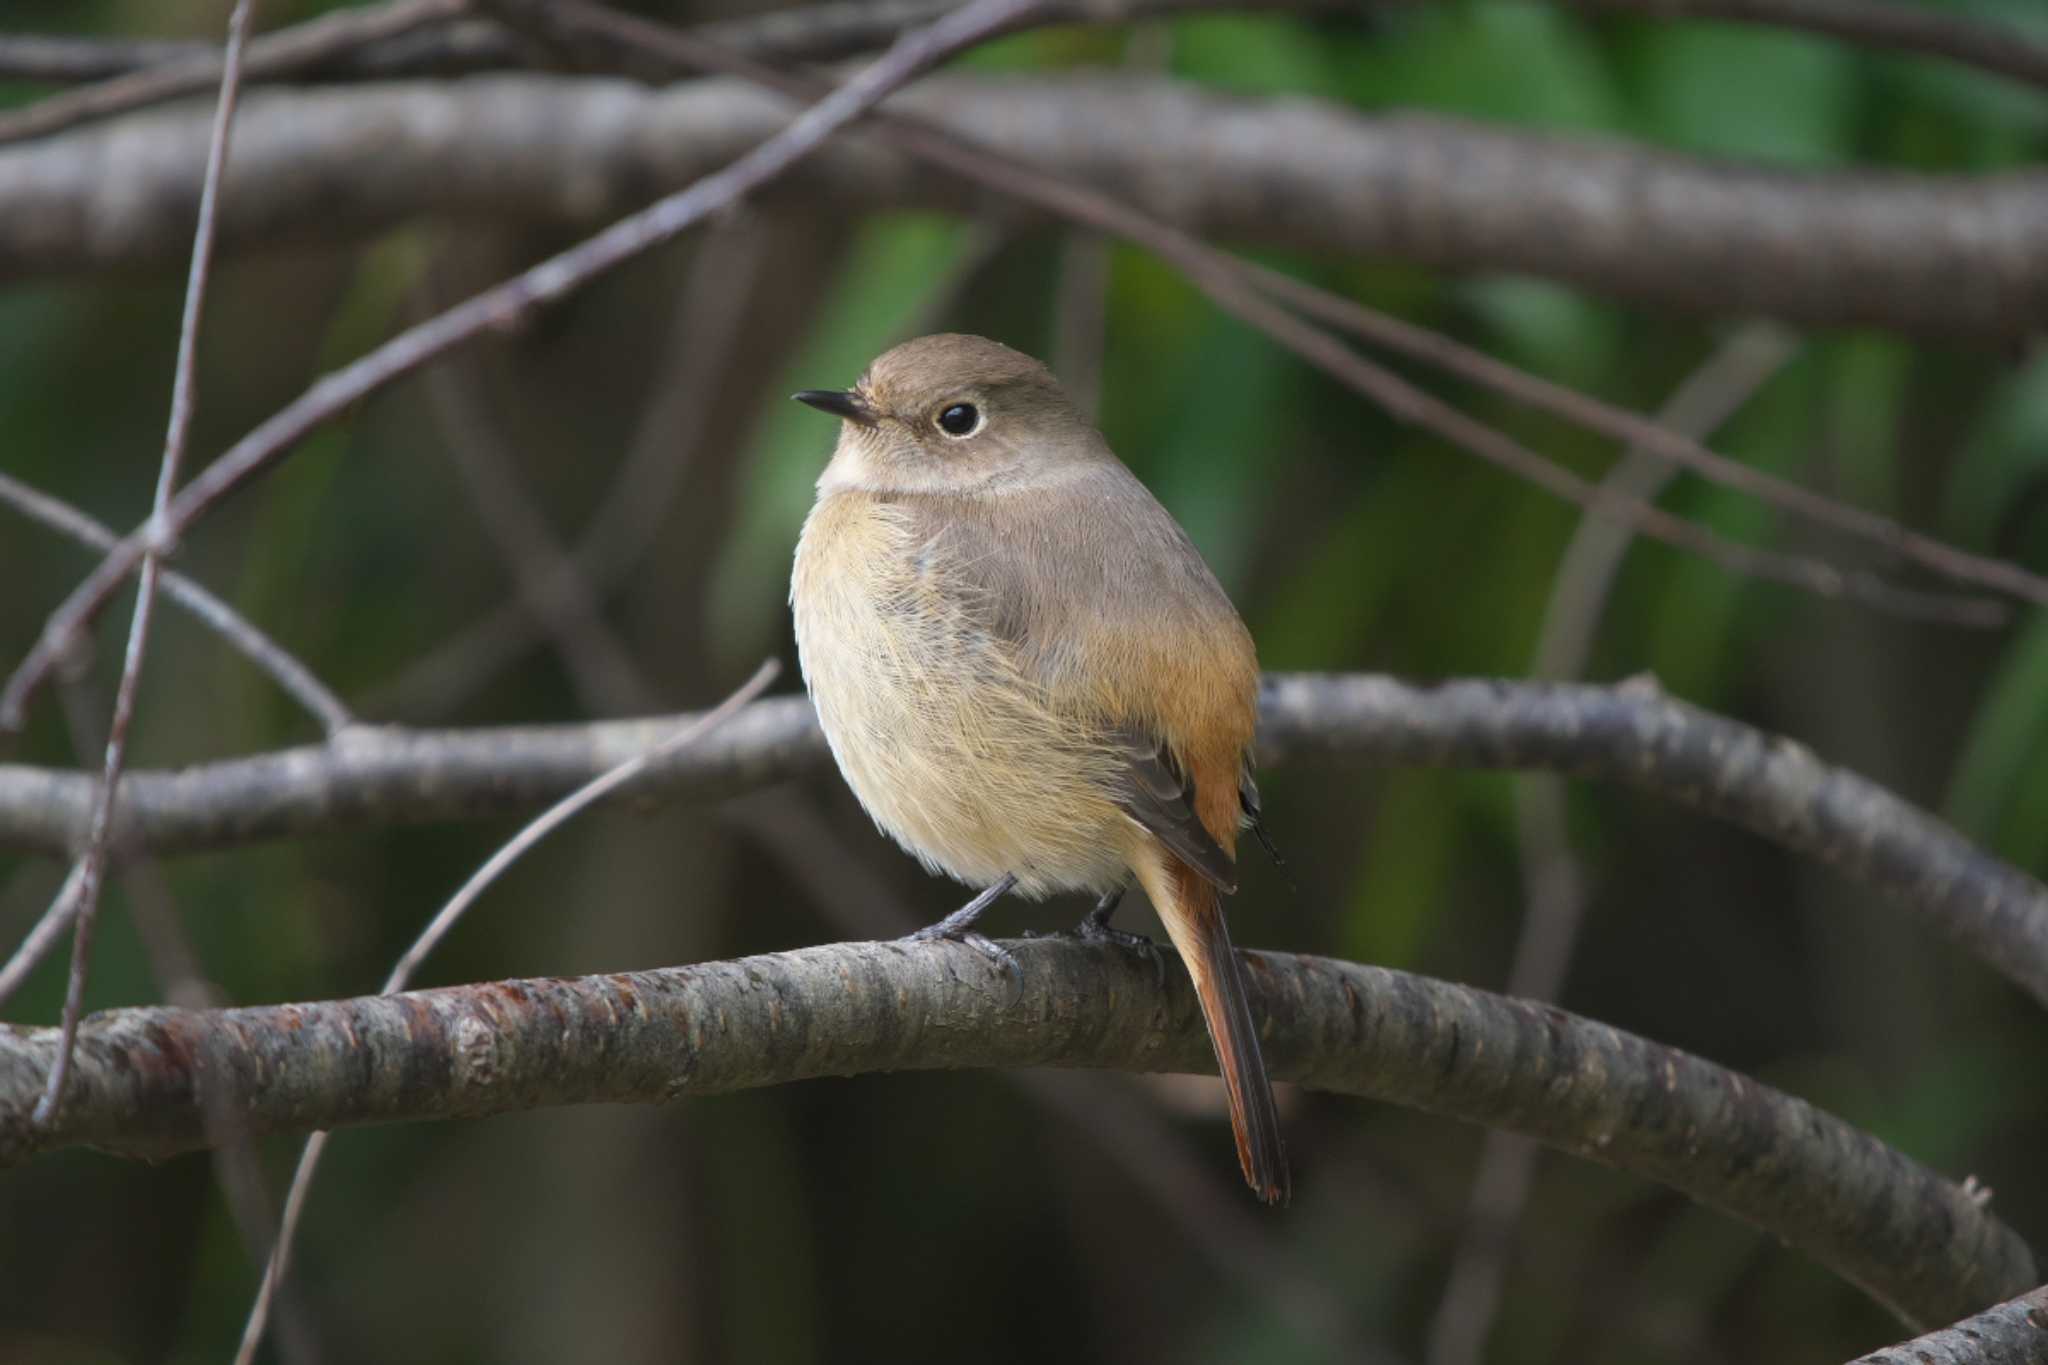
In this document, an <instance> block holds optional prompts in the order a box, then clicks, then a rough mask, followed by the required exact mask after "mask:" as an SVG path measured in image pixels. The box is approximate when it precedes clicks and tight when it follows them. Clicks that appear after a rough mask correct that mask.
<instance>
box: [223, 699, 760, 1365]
mask: <svg viewBox="0 0 2048 1365" xmlns="http://www.w3.org/2000/svg"><path fill="white" fill-rule="evenodd" d="M780 671H781V665H779V664H778V663H776V661H775V660H773V659H770V660H768V661H767V662H766V663H764V664H762V665H761V666H760V667H759V668H757V669H755V670H754V675H753V676H752V677H751V678H748V679H747V681H746V682H744V683H742V684H740V686H739V688H738V689H737V690H736V691H734V692H733V693H732V695H731V696H729V697H727V698H726V699H725V700H724V701H722V702H720V703H719V704H718V705H717V706H715V707H713V708H712V709H711V710H709V711H707V712H705V713H704V714H703V715H702V716H699V717H698V718H696V719H695V720H692V721H690V722H689V723H687V724H685V725H683V726H682V727H681V728H680V729H678V730H676V731H675V732H674V733H672V734H670V735H669V736H668V737H667V738H665V739H663V740H662V741H661V742H660V743H659V744H656V745H655V746H654V747H653V748H651V749H648V750H646V751H644V752H642V753H638V754H635V755H634V756H633V757H631V758H629V759H627V760H626V761H625V762H623V763H620V764H617V765H616V766H614V767H613V768H611V769H610V770H609V771H607V772H605V773H603V774H601V775H599V776H598V777H596V778H594V779H592V780H591V781H589V782H586V783H585V784H583V785H582V786H581V787H578V788H577V789H576V790H575V791H573V792H571V793H569V794H568V795H567V796H565V797H563V798H562V799H561V800H560V801H557V802H556V803H555V804H554V805H552V806H550V807H548V809H547V810H546V811H544V812H542V813H541V814H540V816H538V817H537V818H536V819H534V820H533V821H532V822H531V823H530V824H528V825H527V826H526V827H525V828H524V829H522V830H520V831H519V833H517V834H515V835H513V836H512V838H510V839H508V840H506V842H505V843H504V844H503V845H502V846H501V847H500V848H499V849H498V851H497V852H495V853H493V854H492V855H491V856H490V857H489V858H487V859H485V860H484V864H483V866H481V867H479V868H478V869H477V870H476V871H475V872H474V873H472V874H471V875H470V878H469V880H468V881H466V882H464V883H463V884H462V888H461V889H460V890H459V891H457V892H456V893H455V894H454V895H453V896H452V897H450V898H449V900H448V903H447V904H446V905H444V906H442V907H441V909H440V912H439V913H438V914H436V915H435V916H434V917H433V919H431V920H429V921H428V922H427V927H426V928H425V929H422V930H421V931H420V935H419V937H418V938H416V939H414V940H413V942H412V946H411V947H409V948H407V949H406V950H405V953H404V955H403V956H402V957H400V958H399V959H398V963H397V965H396V966H394V967H393V968H392V969H391V975H389V976H387V977H386V978H384V989H383V991H382V994H384V995H395V994H397V993H398V992H399V991H402V990H404V989H405V988H406V986H407V985H409V984H410V983H411V981H412V978H413V974H414V973H415V972H417V971H418V970H419V969H420V966H421V965H422V964H423V963H425V961H426V960H427V958H428V956H429V955H431V954H432V953H433V951H434V949H435V948H437V947H439V946H440V945H441V941H442V940H443V939H445V938H447V937H448V935H449V934H450V933H452V932H453V931H454V929H455V926H456V924H457V922H458V921H460V920H461V918H462V916H463V915H464V914H466V913H467V912H468V910H469V907H470V906H472V905H474V904H476V901H477V898H478V897H479V896H481V895H483V893H484V892H485V891H486V890H487V889H489V887H490V885H491V883H492V882H495V881H496V880H497V879H498V878H499V877H500V876H502V875H504V872H505V869H506V868H508V867H510V866H511V865H512V864H513V863H515V862H517V861H518V860H519V859H521V858H523V857H525V856H526V854H527V853H528V852H529V851H531V850H532V849H533V847H534V846H535V845H536V844H538V843H540V841H541V840H543V839H545V838H547V837H548V835H550V834H552V833H554V832H555V831H556V830H557V829H560V828H561V827H562V826H563V825H565V824H567V823H568V822H569V821H571V820H573V819H575V818H576V816H577V815H579V814H581V813H582V812H583V811H585V810H588V809H589V808H590V807H591V806H593V805H595V804H596V803H597V802H598V801H600V800H602V799H604V797H605V796H606V794H608V793H610V792H613V791H616V790H617V789H618V788H620V787H623V786H624V785H625V784H626V783H628V782H630V781H632V780H633V778H635V777H636V776H638V775H639V774H640V773H641V772H643V771H645V770H646V769H647V767H648V766H649V765H651V764H654V763H658V762H660V761H661V760H662V759H664V758H668V757H671V756H673V755H675V754H678V753H681V752H683V751H684V750H685V749H687V748H689V747H690V746H691V745H692V744H695V743H697V742H698V741H699V740H701V739H703V737H704V736H705V735H707V734H709V733H711V732H712V731H714V730H716V729H717V728H718V727H719V726H721V725H724V724H725V723H727V722H728V721H730V720H731V719H732V717H733V716H734V715H735V714H736V713H737V712H739V711H740V709H741V708H743V707H744V706H746V704H747V703H748V702H750V701H752V700H754V698H756V697H758V696H760V695H761V693H762V692H763V691H765V690H766V689H767V686H768V684H769V683H771V682H773V681H774V680H775V675H776V674H777V673H778V672H780ZM326 1146H327V1141H326V1134H325V1133H319V1134H315V1135H314V1137H313V1138H312V1139H311V1140H309V1141H308V1142H307V1143H306V1146H305V1148H304V1149H303V1150H302V1151H301V1152H300V1153H299V1161H298V1165H297V1166H296V1167H294V1168H293V1170H292V1183H291V1189H290V1191H289V1193H287V1194H286V1196H285V1216H284V1221H283V1222H282V1223H280V1224H279V1225H278V1229H277V1241H276V1243H275V1244H274V1246H273V1247H272V1250H271V1253H270V1259H269V1262H268V1264H266V1265H265V1266H264V1268H263V1282H262V1284H261V1285H260V1286H259V1287H258V1289H257V1291H256V1301H255V1303H253V1304H252V1305H251V1306H250V1308H249V1320H248V1322H247V1323H246V1324H245V1325H244V1326H243V1329H242V1343H241V1347H240V1349H239V1350H238V1351H237V1352H236V1354H235V1362H236V1365H248V1362H250V1361H252V1360H254V1359H255V1358H256V1348H257V1347H258V1346H260V1345H261V1344H262V1342H263V1332H264V1328H265V1327H266V1325H267V1324H268V1323H269V1320H270V1305H271V1302H272V1300H273V1299H274V1298H275V1297H276V1296H277V1292H278V1288H279V1286H280V1285H282V1284H283V1282H284V1276H285V1272H286V1270H287V1269H288V1268H289V1266H290V1260H291V1250H292V1242H293V1240H294V1238H295V1236H296V1234H297V1232H298V1228H299V1219H300V1217H301V1215H302V1214H303V1212H304V1210H305V1207H306V1198H307V1196H308V1194H310V1193H311V1191H312V1188H313V1176H314V1174H315V1173H316V1172H317V1171H318V1170H319V1166H320V1154H321V1152H323V1151H324V1150H326Z"/></svg>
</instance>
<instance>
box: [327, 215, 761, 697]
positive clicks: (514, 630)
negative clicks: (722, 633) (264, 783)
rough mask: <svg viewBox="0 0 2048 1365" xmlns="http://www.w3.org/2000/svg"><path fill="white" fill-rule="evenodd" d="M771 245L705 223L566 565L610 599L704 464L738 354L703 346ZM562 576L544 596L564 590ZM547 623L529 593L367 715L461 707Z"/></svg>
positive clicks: (738, 309)
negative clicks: (714, 415)
mask: <svg viewBox="0 0 2048 1365" xmlns="http://www.w3.org/2000/svg"><path fill="white" fill-rule="evenodd" d="M770 250H771V248H770V247H769V246H768V245H767V244H766V243H765V242H764V239H763V235H762V234H761V233H760V232H759V231H756V230H755V227H754V225H753V224H752V223H749V222H746V221H744V220H737V221H719V222H715V223H712V224H711V225H709V226H708V227H706V229H705V231H704V240H703V241H702V242H701V243H699V244H698V246H697V249H696V255H695V256H694V257H693V258H692V259H691V262H690V267H689V270H688V272H687V279H686V281H685V283H684V285H683V288H682V291H681V293H680V295H679V296H678V298H677V303H676V309H675V313H674V315H673V318H672V319H671V321H670V323H669V328H668V335H667V337H666V339H665V340H664V342H663V346H662V359H661V362H660V363H659V364H657V365H656V366H655V367H654V380H653V390H652V392H651V393H650V395H649V397H648V400H647V405H646V408H645V411H644V412H643V413H642V414H641V417H640V421H639V424H638V426H637V427H636V429H635V430H634V433H633V439H632V442H631V445H630V446H629V447H628V450H627V453H626V456H625V458H624V459H623V460H621V461H620V463H619V469H618V473H617V475H616V476H615V478H614V479H613V481H612V486H611V488H610V490H609V491H608V492H607V493H606V494H605V497H604V501H603V502H602V503H601V504H600V505H599V507H598V509H597V511H595V512H593V513H592V514H591V517H590V520H589V522H588V523H587V524H586V526H585V527H584V530H583V533H582V535H581V538H580V539H579V540H578V541H577V543H576V548H575V550H574V552H573V553H572V554H571V556H570V561H569V563H568V565H567V566H565V568H564V569H563V570H562V572H563V573H565V574H568V575H573V578H574V581H575V582H576V583H580V584H583V585H584V588H585V591H587V592H588V594H589V595H590V596H591V598H592V599H593V600H595V601H600V602H601V601H603V600H604V599H605V598H606V597H608V596H609V595H610V593H611V591H612V590H613V589H614V588H615V587H616V586H617V585H618V584H619V583H620V582H622V581H623V580H624V579H625V578H626V576H627V575H628V573H630V571H631V570H632V569H633V568H634V566H636V565H637V564H639V563H640V562H641V559H642V558H643V557H644V556H645V555H646V553H647V552H648V550H650V549H651V548H652V547H653V545H654V543H655V540H656V539H657V537H659V535H660V534H661V532H662V530H663V528H664V527H666V526H667V525H668V524H669V505H670V503H671V502H673V501H674V498H675V495H676V490H677V489H678V488H680V487H681V486H682V481H683V475H684V473H685V472H687V471H688V469H689V468H690V466H691V464H692V463H693V462H694V461H695V460H696V459H697V457H698V451H699V447H700V444H701V442H702V440H703V434H704V428H705V420H706V414H707V413H708V412H709V411H710V409H711V407H712V403H713V399H714V396H715V395H716V393H717V392H718V390H719V388H720V386H721V384H722V383H724V382H725V381H726V380H728V379H729V378H730V377H731V368H730V367H731V366H732V364H733V363H734V359H735V358H734V354H733V352H732V350H731V349H730V348H728V347H723V346H712V345H707V344H704V339H705V338H707V337H727V336H731V335H733V334H735V333H736V332H737V331H738V329H739V328H740V326H741V324H742V322H743V321H744V317H745V313H746V310H747V309H748V307H750V306H751V305H752V303H753V301H754V299H755V297H756V288H757V285H758V283H759V281H760V280H761V279H762V278H763V271H764V270H765V269H766V268H767V267H768V266H769V265H770V264H771V261H770V255H769V252H770ZM562 587H563V585H560V584H558V582H557V579H556V577H555V576H554V575H550V576H549V577H548V578H547V580H546V582H545V588H546V591H548V592H550V593H552V592H557V591H561V590H562ZM542 634H543V631H542V624H541V618H540V617H539V616H538V615H536V614H535V611H534V606H533V603H532V602H531V600H530V599H529V596H528V595H527V594H525V593H521V594H520V595H518V596H516V597H514V598H513V599H512V600H511V601H510V602H507V603H506V604H505V605H503V606H501V607H499V608H498V609H497V610H495V611H493V612H492V613H490V614H489V615H488V616H486V617H484V618H483V619H482V620H480V621H478V622H477V623H476V624H475V625H473V626H470V627H468V628H467V629H465V630H463V631H460V632H458V633H457V634H455V635H454V636H452V637H451V638H449V639H448V640H447V641H446V642H444V643H443V644H441V645H439V646H437V647H436V648H434V649H433V650H431V651H429V652H428V653H427V654H426V655H424V656H423V657H421V658H419V659H416V660H414V661H413V662H411V663H409V664H407V665H406V667H405V670H404V672H402V673H401V674H400V675H399V676H398V677H397V678H395V679H393V680H392V681H391V682H389V683H387V684H385V685H384V686H382V687H379V688H378V689H376V691H375V692H373V693H372V694H371V695H370V696H368V697H366V698H364V701H363V710H364V712H365V714H368V715H375V716H402V717H405V718H406V719H408V720H411V721H418V720H419V719H421V718H423V717H425V718H431V717H435V716H440V715H445V714H446V713H447V712H448V711H450V710H452V709H453V707H454V705H455V702H456V700H457V699H458V698H459V697H460V696H462V695H464V694H466V693H468V692H470V691H472V690H473V689H474V688H475V687H477V686H478V685H479V684H480V683H481V682H482V681H483V680H485V679H487V678H489V677H491V676H492V675H493V674H495V673H496V672H498V671H499V670H501V669H503V668H505V667H508V666H509V665H510V664H511V662H512V660H514V659H515V658H517V657H518V656H519V655H520V654H522V653H523V652H525V651H526V650H528V649H531V648H532V647H533V646H534V645H535V644H537V643H539V641H540V640H541V638H542Z"/></svg>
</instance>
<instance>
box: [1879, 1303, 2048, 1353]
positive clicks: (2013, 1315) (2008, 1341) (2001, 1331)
mask: <svg viewBox="0 0 2048 1365" xmlns="http://www.w3.org/2000/svg"><path fill="white" fill-rule="evenodd" d="M1852 1365H2048V1286H2043V1287H2042V1288H2039V1289H2036V1290H2034V1291H2033V1292H2031V1293H2027V1294H2022V1295H2020V1296H2019V1297H2018V1298H2016V1299H2010V1300H2008V1301H2006V1302H2005V1303H2001V1304H1999V1305H1998V1306H1997V1307H1995V1308H1988V1309H1986V1310H1985V1311H1984V1312H1982V1313H1979V1314H1977V1315H1976V1316H1975V1317H1971V1318H1965V1319H1964V1320H1963V1321H1961V1322H1959V1323H1956V1324H1955V1325H1954V1326H1952V1327H1944V1328H1942V1329H1941V1330H1940V1331H1938V1332H1929V1333H1928V1334H1927V1335H1926V1336H1924V1337H1916V1338H1914V1339H1913V1340H1912V1341H1902V1342H1900V1343H1899V1344H1898V1345H1896V1346H1887V1347H1885V1348H1884V1349H1883V1350H1882V1351H1872V1352H1871V1353H1870V1354H1869V1355H1867V1356H1862V1357H1860V1358H1858V1359H1857V1360H1855V1361H1854V1362H1852Z"/></svg>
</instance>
